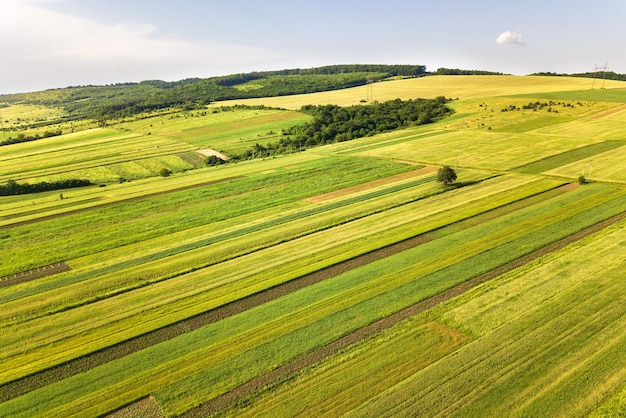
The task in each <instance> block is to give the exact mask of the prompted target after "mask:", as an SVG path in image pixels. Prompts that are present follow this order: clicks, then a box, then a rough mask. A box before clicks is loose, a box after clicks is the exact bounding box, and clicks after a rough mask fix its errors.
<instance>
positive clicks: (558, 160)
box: [515, 141, 626, 177]
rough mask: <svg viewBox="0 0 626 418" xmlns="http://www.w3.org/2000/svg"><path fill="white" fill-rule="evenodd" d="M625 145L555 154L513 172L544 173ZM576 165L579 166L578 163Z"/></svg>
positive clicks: (603, 144)
mask: <svg viewBox="0 0 626 418" xmlns="http://www.w3.org/2000/svg"><path fill="white" fill-rule="evenodd" d="M625 145H626V144H625V143H623V142H619V141H605V142H598V143H596V144H592V145H588V146H585V147H581V148H577V149H574V150H571V151H566V152H563V153H561V154H556V155H553V156H551V157H548V158H544V159H542V160H539V161H534V162H532V163H530V164H526V165H523V166H521V167H518V168H516V169H515V171H519V172H520V173H527V174H539V173H542V172H544V171H549V170H554V169H558V168H559V167H561V166H564V165H568V164H571V163H574V162H578V161H580V160H585V159H588V158H591V157H594V156H596V155H598V154H602V153H605V152H610V151H613V150H615V149H616V148H620V147H624V146H625ZM611 154H612V153H611ZM577 164H578V165H580V163H577ZM583 164H584V163H583ZM571 176H572V174H570V177H571Z"/></svg>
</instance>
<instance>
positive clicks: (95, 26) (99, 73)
mask: <svg viewBox="0 0 626 418" xmlns="http://www.w3.org/2000/svg"><path fill="white" fill-rule="evenodd" d="M5 1H6V3H4V2H5ZM50 1H51V0H43V1H42V0H37V1H32V0H31V1H28V0H3V5H2V14H1V15H0V56H2V57H3V64H2V66H0V94H2V93H9V92H17V91H27V90H38V89H43V88H51V87H64V86H68V85H79V84H107V83H115V82H124V81H140V80H145V79H154V78H159V79H165V80H178V79H181V78H186V77H202V76H208V75H215V74H225V73H230V72H231V71H235V70H237V68H241V67H244V66H246V64H248V65H249V64H251V63H257V65H258V63H263V62H270V61H271V60H274V59H276V58H279V56H278V54H277V53H276V52H273V51H270V50H267V49H263V48H253V47H248V46H245V45H239V44H224V43H218V42H210V41H197V40H189V39H183V38H181V37H178V36H175V35H162V34H159V31H158V28H157V27H155V26H154V25H151V24H146V23H117V24H103V23H99V22H95V21H93V20H90V19H87V18H84V17H78V16H71V15H67V14H62V13H59V12H56V11H53V10H50V9H49V8H45V4H42V3H45V2H50ZM52 1H54V0H52Z"/></svg>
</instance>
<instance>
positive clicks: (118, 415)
mask: <svg viewBox="0 0 626 418" xmlns="http://www.w3.org/2000/svg"><path fill="white" fill-rule="evenodd" d="M106 417H107V418H129V417H132V418H161V417H163V418H165V414H164V413H163V411H162V410H161V406H160V405H159V403H158V402H157V400H156V399H154V398H153V397H152V396H148V397H146V398H143V399H141V400H139V401H137V402H134V403H132V404H130V405H128V406H126V407H124V408H122V409H119V410H117V411H115V412H113V413H112V414H109V415H107V416H106Z"/></svg>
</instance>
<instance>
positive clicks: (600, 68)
mask: <svg viewBox="0 0 626 418" xmlns="http://www.w3.org/2000/svg"><path fill="white" fill-rule="evenodd" d="M608 65H609V64H608V63H606V64H604V67H600V66H598V65H595V66H594V67H593V81H592V83H591V90H593V88H594V85H595V83H596V75H597V74H598V73H599V72H600V71H602V87H600V88H601V89H604V82H605V77H606V70H608V69H609V66H608Z"/></svg>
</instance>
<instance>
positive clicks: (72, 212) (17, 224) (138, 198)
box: [0, 176, 245, 230]
mask: <svg viewBox="0 0 626 418" xmlns="http://www.w3.org/2000/svg"><path fill="white" fill-rule="evenodd" d="M244 177H245V176H233V177H226V178H223V179H219V180H211V181H206V182H204V183H198V184H192V185H189V186H182V187H178V188H176V189H171V190H164V191H161V192H154V193H148V194H144V195H141V196H137V197H130V198H128V199H124V200H119V201H115V202H109V203H104V204H102V205H96V206H90V207H88V208H80V209H74V210H68V211H67V212H63V213H56V214H54V215H46V216H42V217H40V218H37V219H29V220H26V221H21V222H15V223H12V224H9V225H0V230H2V229H8V228H13V227H15V226H21V225H29V224H33V223H36V222H41V221H47V220H50V219H56V218H62V217H64V216H68V215H74V214H77V213H82V212H87V211H89V210H94V209H100V208H106V207H109V206H115V205H119V204H122V203H128V202H135V201H139V200H143V199H148V198H151V197H155V196H162V195H166V194H170V193H176V192H182V191H185V190H189V189H195V188H197V187H204V186H210V185H212V184H217V183H222V182H225V181H231V180H237V179H241V178H244Z"/></svg>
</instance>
